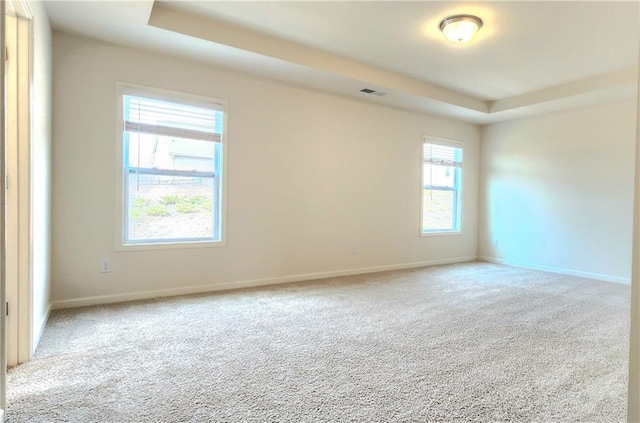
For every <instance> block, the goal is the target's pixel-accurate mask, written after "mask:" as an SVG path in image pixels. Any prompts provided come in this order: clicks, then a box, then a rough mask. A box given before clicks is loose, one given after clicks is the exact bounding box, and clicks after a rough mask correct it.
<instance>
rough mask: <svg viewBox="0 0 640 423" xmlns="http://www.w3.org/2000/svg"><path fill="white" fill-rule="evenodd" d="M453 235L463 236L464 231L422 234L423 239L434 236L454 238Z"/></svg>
mask: <svg viewBox="0 0 640 423" xmlns="http://www.w3.org/2000/svg"><path fill="white" fill-rule="evenodd" d="M452 235H462V231H446V232H420V237H421V238H427V237H432V236H452Z"/></svg>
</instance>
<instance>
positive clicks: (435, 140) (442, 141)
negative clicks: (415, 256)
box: [419, 135, 465, 237]
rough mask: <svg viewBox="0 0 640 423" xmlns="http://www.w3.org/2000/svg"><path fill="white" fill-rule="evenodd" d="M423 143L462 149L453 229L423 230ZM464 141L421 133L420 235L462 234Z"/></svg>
mask: <svg viewBox="0 0 640 423" xmlns="http://www.w3.org/2000/svg"><path fill="white" fill-rule="evenodd" d="M425 144H438V145H443V146H446V147H453V148H460V149H462V168H460V184H459V185H460V186H459V189H458V190H457V192H456V193H457V199H456V200H457V203H456V206H457V209H458V210H457V212H456V216H455V218H456V220H457V229H453V230H449V229H446V230H430V231H426V232H425V231H424V230H423V226H422V225H423V220H424V145H425ZM464 152H465V149H464V142H463V141H458V140H453V139H448V138H440V137H434V136H431V135H423V136H422V140H421V142H420V227H419V231H420V236H421V237H432V236H449V235H461V234H462V222H463V219H462V214H463V210H464V207H463V206H464V204H463V195H462V193H463V190H464V174H465V172H464V163H465V159H464V155H465V154H464Z"/></svg>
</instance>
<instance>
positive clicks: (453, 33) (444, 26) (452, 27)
mask: <svg viewBox="0 0 640 423" xmlns="http://www.w3.org/2000/svg"><path fill="white" fill-rule="evenodd" d="M480 28H482V19H480V18H479V17H477V16H473V15H455V16H449V17H448V18H446V19H443V20H442V22H440V31H442V33H443V34H444V36H445V37H447V39H448V40H449V41H452V42H454V43H456V44H463V43H467V42H469V41H471V40H472V39H473V37H475V35H476V33H477V32H478V30H479V29H480Z"/></svg>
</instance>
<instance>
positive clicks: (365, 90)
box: [360, 88, 387, 97]
mask: <svg viewBox="0 0 640 423" xmlns="http://www.w3.org/2000/svg"><path fill="white" fill-rule="evenodd" d="M360 92H361V93H365V94H371V95H375V96H378V97H382V96H383V95H387V93H383V92H380V91H376V90H372V89H369V88H363V89H361V90H360Z"/></svg>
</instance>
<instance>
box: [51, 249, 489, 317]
mask: <svg viewBox="0 0 640 423" xmlns="http://www.w3.org/2000/svg"><path fill="white" fill-rule="evenodd" d="M476 259H477V257H475V256H473V257H456V258H450V259H442V260H430V261H423V262H417V263H404V264H392V265H386V266H374V267H365V268H359V269H346V270H335V271H329V272H317V273H305V274H300V275H291V276H282V277H275V278H264V279H252V280H246V281H234V282H224V283H219V284H210V285H200V286H191V287H184V288H169V289H158V290H153V291H140V292H130V293H126V294H113V295H100V296H95V297H83V298H72V299H69V300H61V301H54V302H53V303H52V304H51V308H52V309H53V310H59V309H63V308H74V307H85V306H91V305H99V304H111V303H121V302H126V301H136V300H148V299H152V298H161V297H174V296H178V295H189V294H201V293H206V292H215V291H226V290H230V289H238V288H250V287H257V286H265V285H276V284H281V283H289V282H302V281H309V280H315V279H326V278H333V277H337V276H350V275H361V274H366V273H375V272H385V271H389V270H401V269H411V268H416V267H427V266H436V265H439V264H452V263H464V262H469V261H474V260H476Z"/></svg>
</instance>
